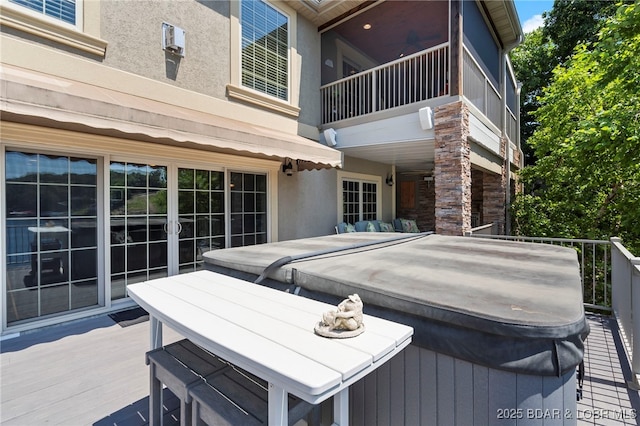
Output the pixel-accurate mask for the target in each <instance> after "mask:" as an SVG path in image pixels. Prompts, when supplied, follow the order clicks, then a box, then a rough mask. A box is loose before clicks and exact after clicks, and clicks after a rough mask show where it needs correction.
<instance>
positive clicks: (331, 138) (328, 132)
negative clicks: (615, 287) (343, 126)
mask: <svg viewBox="0 0 640 426" xmlns="http://www.w3.org/2000/svg"><path fill="white" fill-rule="evenodd" d="M322 134H323V135H324V141H325V143H326V144H327V146H336V144H337V143H338V140H337V136H338V132H336V131H335V130H333V129H332V128H331V127H329V128H328V129H325V130H324V131H323V132H322Z"/></svg>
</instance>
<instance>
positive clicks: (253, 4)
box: [241, 0, 289, 101]
mask: <svg viewBox="0 0 640 426" xmlns="http://www.w3.org/2000/svg"><path fill="white" fill-rule="evenodd" d="M241 22H242V85H243V86H245V87H248V88H251V89H254V90H257V91H259V92H263V93H266V94H268V95H271V96H273V97H276V98H278V99H282V100H285V101H287V100H288V99H289V18H288V17H287V15H285V14H283V13H282V12H280V11H278V10H277V9H275V8H274V7H272V6H270V5H269V4H267V3H265V2H264V1H261V0H243V1H242V9H241Z"/></svg>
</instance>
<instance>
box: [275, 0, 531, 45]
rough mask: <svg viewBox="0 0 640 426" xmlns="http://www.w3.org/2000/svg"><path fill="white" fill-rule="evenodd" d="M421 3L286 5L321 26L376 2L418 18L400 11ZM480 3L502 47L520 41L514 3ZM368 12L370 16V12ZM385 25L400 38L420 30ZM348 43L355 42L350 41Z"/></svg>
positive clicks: (328, 0)
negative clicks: (391, 6) (399, 33)
mask: <svg viewBox="0 0 640 426" xmlns="http://www.w3.org/2000/svg"><path fill="white" fill-rule="evenodd" d="M430 1H431V2H432V4H433V5H434V7H435V6H436V5H437V4H438V0H430ZM423 2H426V1H425V0H423V1H418V2H416V1H398V0H386V1H385V0H380V1H376V0H296V1H291V2H287V4H288V5H289V6H291V7H292V8H293V9H295V10H296V11H297V12H298V13H299V14H300V15H302V16H303V17H305V18H306V19H308V20H309V21H311V22H312V23H313V24H314V25H316V26H317V27H321V26H323V25H325V24H327V23H329V22H331V21H333V20H339V18H344V19H346V18H347V17H348V16H349V15H355V14H356V13H357V12H360V11H361V10H362V9H363V8H365V7H368V6H369V5H373V4H375V3H393V10H394V15H397V16H400V17H402V19H403V20H406V19H413V18H420V17H422V16H423V15H421V14H415V13H414V12H412V11H410V10H407V12H406V13H403V9H405V8H409V9H412V8H415V7H416V3H423ZM440 3H442V2H440ZM444 3H446V2H444ZM480 3H482V7H483V8H484V10H485V11H486V13H487V14H488V15H489V19H490V20H491V21H492V23H493V26H494V28H495V30H496V32H497V33H498V34H497V35H498V37H499V38H500V40H501V42H502V44H503V46H509V45H512V44H515V43H517V42H519V41H520V39H521V36H522V27H521V26H520V19H519V18H518V13H517V11H516V8H515V5H514V3H513V0H488V1H481V2H480ZM376 8H377V7H376ZM370 13H373V11H372V12H370ZM423 19H424V18H423ZM387 24H388V25H387V27H388V31H389V32H391V33H393V32H394V31H401V32H402V34H403V36H405V34H406V32H407V31H408V29H413V30H414V31H418V30H419V29H420V28H419V27H415V28H413V27H411V26H409V27H408V26H407V24H406V23H404V22H400V21H398V22H396V23H395V24H394V23H393V22H387ZM420 31H424V28H422V29H420ZM405 37H406V36H405ZM349 40H350V41H354V40H353V39H351V38H350V39H349ZM434 43H435V42H434Z"/></svg>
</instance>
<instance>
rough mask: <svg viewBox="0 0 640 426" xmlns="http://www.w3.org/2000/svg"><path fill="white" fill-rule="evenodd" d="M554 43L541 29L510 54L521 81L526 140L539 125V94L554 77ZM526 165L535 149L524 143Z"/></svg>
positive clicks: (522, 123) (526, 37) (523, 138)
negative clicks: (552, 76)
mask: <svg viewBox="0 0 640 426" xmlns="http://www.w3.org/2000/svg"><path fill="white" fill-rule="evenodd" d="M553 54H554V53H553V44H552V43H551V42H549V41H548V39H546V38H544V37H543V35H542V28H538V29H536V30H534V31H532V32H530V33H528V34H526V35H525V38H524V41H523V43H522V44H520V45H519V46H518V47H516V48H515V49H514V50H513V51H512V52H511V55H510V58H511V63H512V64H513V68H514V70H515V74H516V79H517V80H518V81H519V82H520V83H522V91H521V95H520V132H521V140H522V141H527V140H528V139H529V138H530V137H531V135H533V132H534V131H535V129H536V128H537V127H538V122H537V121H536V118H535V117H534V115H533V113H534V112H535V111H536V110H537V109H538V108H539V107H540V102H539V97H540V96H541V95H542V88H543V87H545V86H547V84H548V83H549V81H550V80H551V75H552V73H551V71H552V70H553V68H554V67H555V65H552V63H553ZM522 150H523V153H524V156H525V164H532V163H534V155H533V150H532V149H531V148H530V147H529V145H528V144H526V143H523V144H522Z"/></svg>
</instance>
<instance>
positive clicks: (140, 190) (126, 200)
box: [110, 162, 168, 300]
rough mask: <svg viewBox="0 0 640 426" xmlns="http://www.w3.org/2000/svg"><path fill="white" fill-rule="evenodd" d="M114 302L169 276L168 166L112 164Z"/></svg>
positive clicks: (111, 229)
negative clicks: (130, 288) (135, 287)
mask: <svg viewBox="0 0 640 426" xmlns="http://www.w3.org/2000/svg"><path fill="white" fill-rule="evenodd" d="M110 180H111V183H110V204H111V206H110V209H111V224H110V238H111V299H112V300H115V299H120V298H123V297H126V296H127V292H126V287H127V285H128V284H133V283H135V282H139V281H145V280H148V279H153V278H160V277H166V276H168V260H167V259H168V256H167V249H168V238H167V223H168V207H167V195H168V194H167V167H166V166H156V165H149V164H135V163H127V162H111V165H110Z"/></svg>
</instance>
